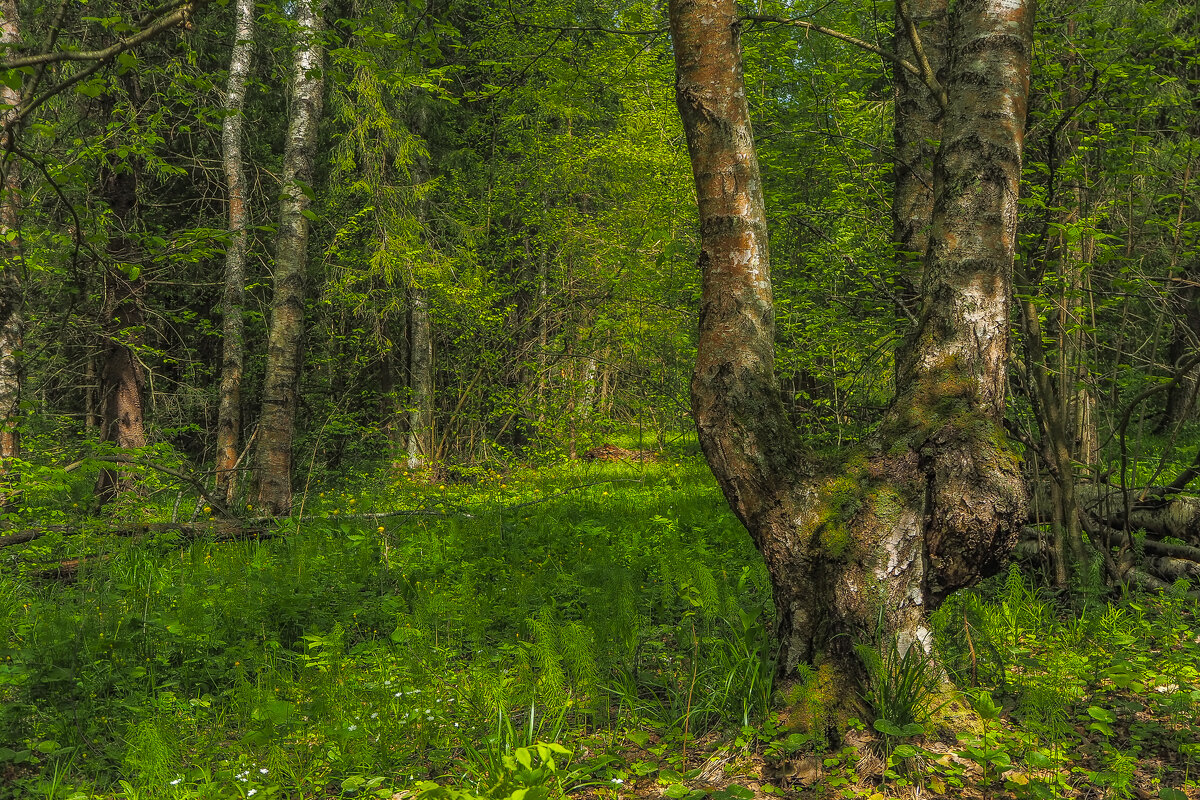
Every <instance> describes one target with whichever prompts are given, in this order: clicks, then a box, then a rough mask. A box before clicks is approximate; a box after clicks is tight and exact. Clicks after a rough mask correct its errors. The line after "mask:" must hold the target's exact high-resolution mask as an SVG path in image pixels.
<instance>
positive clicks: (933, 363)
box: [670, 0, 1033, 695]
mask: <svg viewBox="0 0 1200 800" xmlns="http://www.w3.org/2000/svg"><path fill="white" fill-rule="evenodd" d="M670 20H671V32H672V37H673V41H674V54H675V65H676V101H677V104H678V106H679V111H680V115H681V117H682V119H683V126H684V131H685V133H686V135H687V140H688V149H689V151H690V154H691V159H692V171H693V177H694V179H695V185H696V195H697V200H698V203H699V211H700V234H701V253H700V268H701V274H702V296H701V307H700V336H699V341H698V345H697V360H696V368H695V372H694V373H693V379H692V407H693V411H694V414H695V416H696V423H697V428H698V434H699V438H700V443H701V446H702V448H703V450H704V453H705V457H706V458H707V459H708V462H709V464H710V466H711V467H712V470H713V473H714V475H715V476H716V478H717V481H718V483H719V484H720V486H721V489H722V491H723V493H724V495H725V497H726V499H727V500H728V502H729V504H730V506H731V507H732V509H733V510H734V512H735V513H736V514H737V516H738V518H739V519H740V520H741V521H742V523H743V524H744V525H745V526H746V528H747V530H749V532H750V534H751V536H752V537H753V539H754V541H755V544H756V545H757V546H758V548H759V550H760V551H761V552H762V553H763V556H764V559H765V561H766V564H767V568H768V571H769V572H770V575H771V581H772V588H773V593H774V599H775V606H776V612H777V617H778V620H777V621H778V624H779V632H780V635H781V637H782V642H781V644H782V645H783V653H782V657H781V664H780V666H781V668H782V669H784V670H791V669H792V668H793V667H794V666H795V665H796V664H797V663H799V662H802V661H804V662H810V663H815V664H817V665H818V667H819V669H820V670H821V671H822V674H823V675H825V676H826V677H828V679H829V680H831V681H833V682H834V683H839V684H840V688H841V689H842V690H843V694H849V695H852V692H853V690H852V689H851V688H850V684H849V681H850V680H851V679H852V677H853V676H854V674H855V673H856V672H858V671H859V669H860V665H859V664H858V661H857V659H856V657H855V654H854V651H853V648H852V646H851V645H852V643H853V642H854V641H855V640H861V639H862V638H864V637H869V636H870V635H871V634H872V633H874V632H875V630H876V626H877V625H878V624H879V622H880V620H882V622H883V626H884V628H885V631H886V633H887V635H888V636H889V638H891V639H892V641H893V642H894V644H895V646H896V647H897V648H898V649H900V650H901V651H902V652H903V651H906V650H907V649H908V648H909V647H910V646H912V645H914V644H918V645H920V646H922V647H925V648H928V647H929V646H930V644H931V636H930V632H929V630H928V628H927V627H926V625H925V624H924V614H925V610H926V609H927V608H928V607H930V606H932V605H934V604H936V603H938V602H940V601H941V599H943V598H944V597H945V595H946V594H947V593H948V592H949V591H952V590H953V589H955V588H958V587H960V586H964V585H968V584H970V583H971V582H973V581H975V580H978V579H979V577H981V576H982V575H984V574H986V573H988V572H989V571H994V570H995V569H997V568H998V567H999V566H1000V564H1001V563H1002V562H1003V560H1004V558H1005V556H1006V554H1007V552H1008V551H1009V549H1010V548H1011V546H1012V544H1013V543H1014V542H1015V540H1016V535H1017V533H1018V532H1019V530H1020V526H1021V524H1022V523H1023V521H1024V519H1025V508H1024V502H1023V501H1024V486H1023V482H1022V477H1021V474H1020V470H1019V469H1018V464H1017V461H1016V459H1015V457H1014V456H1013V455H1012V453H1011V451H1010V450H1009V448H1008V446H1007V442H1006V440H1005V438H1004V434H1003V429H1002V427H1001V420H1002V416H1003V413H1004V401H1005V383H1006V376H1005V360H1006V358H1007V355H1008V350H1007V342H1008V303H1009V296H1010V289H1011V270H1012V263H1013V252H1014V246H1015V237H1016V213H1017V205H1016V198H1017V186H1018V180H1019V177H1020V168H1021V161H1020V159H1021V144H1022V130H1023V125H1024V120H1025V103H1026V97H1027V93H1028V88H1029V59H1030V49H1031V40H1032V27H1033V11H1032V8H1031V7H1030V6H1029V5H1028V4H1027V3H1026V2H1023V1H1022V0H986V1H985V0H959V2H958V3H957V4H956V8H955V13H954V18H953V20H952V23H951V26H950V31H951V34H950V44H949V50H950V53H951V55H950V57H949V58H950V61H949V63H950V67H949V70H948V73H947V83H946V87H947V93H948V96H949V109H948V113H947V115H946V119H945V122H944V129H943V143H942V146H941V148H940V149H939V151H938V154H937V159H936V162H935V169H934V203H933V212H932V217H931V224H930V242H929V248H928V255H927V258H926V261H925V265H924V269H923V292H922V294H923V300H924V303H923V307H922V312H921V315H920V322H919V325H918V329H917V331H916V334H915V336H914V337H913V340H912V344H911V347H910V349H909V350H908V357H907V358H905V359H903V360H902V362H901V365H900V370H899V375H900V377H901V383H900V391H899V394H898V396H897V399H896V401H895V403H894V404H893V407H892V409H891V411H890V412H889V414H888V416H887V419H886V420H885V422H884V424H883V426H882V427H881V434H880V437H879V439H878V441H876V442H874V443H873V445H872V446H871V447H870V448H869V449H868V452H866V453H858V454H850V455H848V456H847V458H846V459H845V460H844V462H843V463H841V464H837V465H832V466H831V465H826V464H822V463H820V462H819V461H817V460H816V459H815V458H812V457H810V456H809V455H807V454H806V453H805V452H804V451H803V449H802V447H801V444H800V441H799V439H798V437H797V435H796V432H795V431H794V430H793V428H792V427H791V425H790V424H789V422H788V418H787V415H786V414H785V412H784V409H783V405H782V403H781V400H780V393H779V390H778V384H777V381H776V378H775V373H774V318H773V314H774V310H773V306H772V300H771V283H770V274H769V258H768V251H767V225H766V216H765V210H764V203H763V194H762V184H761V179H760V177H759V170H758V163H757V158H756V155H755V151H754V142H753V135H752V132H751V128H750V119H749V112H748V108H747V104H746V99H745V98H746V91H745V84H744V80H743V77H742V66H741V59H740V54H739V52H738V35H739V24H738V22H737V19H736V7H735V4H734V2H733V0H710V1H709V2H697V0H672V2H671V3H670ZM927 565H928V566H927ZM826 670H828V671H827V672H826Z"/></svg>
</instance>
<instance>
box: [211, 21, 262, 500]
mask: <svg viewBox="0 0 1200 800" xmlns="http://www.w3.org/2000/svg"><path fill="white" fill-rule="evenodd" d="M236 8H237V26H236V32H235V34H234V43H233V54H232V55H231V56H230V59H229V85H228V88H227V89H226V99H225V111H226V117H225V120H224V122H223V123H222V128H221V145H222V149H223V150H224V163H225V182H226V185H227V186H228V187H229V249H228V251H227V252H226V254H225V292H224V295H223V296H222V298H221V314H222V316H223V318H224V319H223V322H222V333H223V335H224V338H223V342H222V354H221V388H220V407H219V410H218V412H217V463H216V470H217V481H216V483H217V492H218V494H219V493H220V492H221V491H222V490H224V493H225V500H226V502H232V501H233V498H234V494H235V493H236V490H237V485H238V481H237V480H236V478H237V476H236V475H235V474H234V467H235V465H236V464H237V459H238V440H239V438H240V434H241V420H242V362H243V360H244V358H245V352H246V344H245V341H244V338H243V330H244V324H243V320H242V303H243V302H244V298H245V294H246V246H247V242H248V240H249V235H250V231H249V224H250V223H249V220H250V209H249V206H248V202H249V200H248V192H247V186H246V165H245V159H244V157H243V155H242V140H243V138H244V132H243V129H244V126H245V117H244V116H243V114H242V109H243V106H244V105H245V100H246V79H247V78H248V77H249V75H250V61H251V59H252V57H253V55H254V2H253V0H236Z"/></svg>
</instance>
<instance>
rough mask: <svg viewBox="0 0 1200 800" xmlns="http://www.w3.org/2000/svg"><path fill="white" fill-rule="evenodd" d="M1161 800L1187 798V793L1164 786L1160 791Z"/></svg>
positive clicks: (1183, 799)
mask: <svg viewBox="0 0 1200 800" xmlns="http://www.w3.org/2000/svg"><path fill="white" fill-rule="evenodd" d="M1158 797H1159V800H1187V795H1186V794H1184V793H1183V792H1181V791H1180V790H1179V789H1172V788H1170V787H1166V786H1164V787H1163V788H1162V789H1160V790H1159V792H1158Z"/></svg>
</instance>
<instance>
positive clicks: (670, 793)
mask: <svg viewBox="0 0 1200 800" xmlns="http://www.w3.org/2000/svg"><path fill="white" fill-rule="evenodd" d="M691 793H692V792H691V790H690V789H688V788H687V787H686V786H684V785H683V784H682V783H672V784H671V785H670V786H668V787H667V789H666V791H664V792H663V794H664V795H665V796H667V797H669V798H671V800H683V798H684V797H687V796H688V795H689V794H691Z"/></svg>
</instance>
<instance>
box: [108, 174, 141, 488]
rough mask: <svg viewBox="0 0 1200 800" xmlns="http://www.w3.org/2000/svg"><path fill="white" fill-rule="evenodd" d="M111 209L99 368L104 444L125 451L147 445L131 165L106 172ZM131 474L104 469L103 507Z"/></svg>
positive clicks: (134, 176) (134, 177) (130, 484)
mask: <svg viewBox="0 0 1200 800" xmlns="http://www.w3.org/2000/svg"><path fill="white" fill-rule="evenodd" d="M102 192H103V195H104V197H105V199H106V200H107V201H108V206H109V208H110V209H111V211H112V215H113V221H112V226H113V227H112V229H111V230H110V232H109V238H108V256H109V259H110V263H108V264H106V265H105V268H104V307H103V324H102V326H101V330H102V335H103V344H102V366H101V369H100V392H99V402H100V441H101V442H107V443H110V444H113V445H116V446H117V447H119V448H122V449H132V448H138V447H145V446H146V429H145V423H144V416H143V403H142V396H143V394H144V391H145V385H146V378H145V371H144V370H143V368H142V363H141V361H139V360H138V357H137V353H136V351H135V349H134V348H135V346H136V345H137V342H138V340H139V339H140V338H141V328H142V326H143V325H144V324H145V319H144V314H143V312H142V294H143V293H144V291H145V281H143V280H142V278H141V275H140V274H139V271H138V270H139V267H138V266H137V265H136V264H134V263H132V262H133V246H132V244H131V243H130V241H129V228H130V225H131V224H132V217H133V216H134V211H135V207H136V205H137V173H136V172H135V171H134V167H133V165H131V164H120V165H117V166H116V167H112V168H109V169H107V170H106V174H105V176H104V186H103V189H102ZM134 479H135V476H134V475H133V473H131V472H130V471H129V470H121V469H115V468H108V467H106V468H104V469H102V470H100V476H99V478H98V479H97V481H96V498H97V500H98V501H99V502H100V503H101V504H104V503H106V502H108V501H109V500H111V499H112V498H113V497H115V496H116V495H117V494H118V493H120V492H124V491H129V490H131V489H133V488H134V486H133V482H134Z"/></svg>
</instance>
